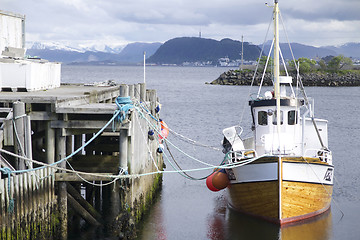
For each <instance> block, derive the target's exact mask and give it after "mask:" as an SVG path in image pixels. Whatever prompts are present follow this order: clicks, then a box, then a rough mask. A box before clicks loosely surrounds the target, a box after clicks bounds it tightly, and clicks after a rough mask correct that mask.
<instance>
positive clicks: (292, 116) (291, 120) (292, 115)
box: [288, 110, 298, 125]
mask: <svg viewBox="0 0 360 240" xmlns="http://www.w3.org/2000/svg"><path fill="white" fill-rule="evenodd" d="M297 121H298V119H297V111H295V110H291V111H289V112H288V124H289V125H295V124H297Z"/></svg>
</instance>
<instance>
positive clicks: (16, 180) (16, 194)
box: [12, 175, 21, 239]
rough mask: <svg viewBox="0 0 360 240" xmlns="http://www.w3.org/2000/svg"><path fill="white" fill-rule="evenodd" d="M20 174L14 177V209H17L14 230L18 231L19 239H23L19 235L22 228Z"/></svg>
mask: <svg viewBox="0 0 360 240" xmlns="http://www.w3.org/2000/svg"><path fill="white" fill-rule="evenodd" d="M19 176H20V175H15V176H14V177H13V181H12V183H13V184H12V185H13V188H14V196H13V200H14V211H15V214H14V215H15V224H14V228H15V229H14V232H15V233H16V236H17V239H21V236H20V235H19V234H20V232H19V231H18V230H19V229H20V222H21V198H20V192H19Z"/></svg>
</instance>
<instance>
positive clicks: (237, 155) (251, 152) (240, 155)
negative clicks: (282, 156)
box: [229, 149, 258, 163]
mask: <svg viewBox="0 0 360 240" xmlns="http://www.w3.org/2000/svg"><path fill="white" fill-rule="evenodd" d="M257 156H258V154H257V152H256V150H255V149H243V150H238V151H233V152H231V153H230V157H231V158H230V160H229V161H230V162H232V163H235V162H238V161H241V160H245V159H251V158H255V157H257Z"/></svg>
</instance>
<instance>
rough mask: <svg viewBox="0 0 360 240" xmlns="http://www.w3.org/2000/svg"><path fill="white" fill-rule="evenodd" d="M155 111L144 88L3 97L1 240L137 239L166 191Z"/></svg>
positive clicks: (70, 88)
mask: <svg viewBox="0 0 360 240" xmlns="http://www.w3.org/2000/svg"><path fill="white" fill-rule="evenodd" d="M119 97H120V98H119ZM119 99H129V100H130V102H131V103H121V102H117V101H118V100H119ZM158 105H159V99H158V98H157V95H156V91H155V90H150V89H146V86H145V84H144V83H141V84H134V85H125V84H120V85H119V84H109V85H108V86H107V85H106V84H105V85H84V84H62V85H61V86H60V87H57V88H53V89H47V90H40V91H22V89H14V88H12V89H8V90H6V89H3V91H2V92H1V93H0V125H1V128H0V160H1V161H0V163H1V166H0V170H1V171H0V175H1V178H0V219H1V221H0V229H1V231H0V239H67V238H68V235H69V234H70V233H71V232H74V231H75V232H76V231H79V229H78V228H80V225H82V224H80V222H86V224H85V225H86V226H93V227H91V229H101V231H99V232H102V233H103V232H105V234H108V235H109V236H116V237H119V238H125V237H126V238H133V237H134V236H135V235H134V233H135V228H136V225H137V223H138V222H139V221H140V219H141V217H142V215H143V214H144V212H145V211H146V209H147V208H148V207H149V206H150V204H151V202H152V200H153V198H154V196H155V194H156V192H157V190H158V189H159V188H160V187H161V183H162V174H161V170H162V169H163V159H162V154H161V153H159V152H161V151H159V152H158V151H157V150H158V149H159V139H158V138H156V137H157V136H158V134H159V133H158V132H159V131H160V123H159V121H158V119H159V117H160V116H159V113H158V111H157V110H156V107H157V106H158ZM119 107H120V108H119ZM122 107H123V108H122ZM126 107H128V108H126ZM124 109H126V110H124ZM149 130H153V131H154V132H155V136H156V137H155V139H153V140H152V138H149V136H148V132H149ZM95 227H96V228H95ZM89 228H90V227H88V229H89Z"/></svg>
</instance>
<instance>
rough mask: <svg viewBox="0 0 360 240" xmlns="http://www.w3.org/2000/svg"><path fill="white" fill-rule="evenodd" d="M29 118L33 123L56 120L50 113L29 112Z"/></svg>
mask: <svg viewBox="0 0 360 240" xmlns="http://www.w3.org/2000/svg"><path fill="white" fill-rule="evenodd" d="M29 116H30V118H31V120H33V121H50V120H57V115H56V114H55V113H52V112H40V111H31V112H29Z"/></svg>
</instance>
